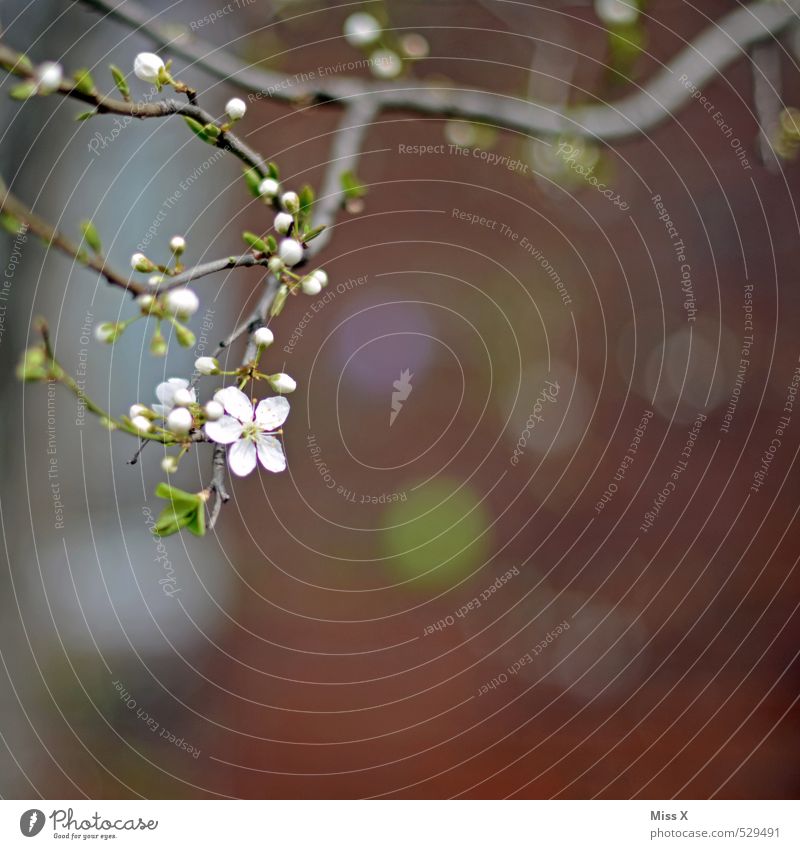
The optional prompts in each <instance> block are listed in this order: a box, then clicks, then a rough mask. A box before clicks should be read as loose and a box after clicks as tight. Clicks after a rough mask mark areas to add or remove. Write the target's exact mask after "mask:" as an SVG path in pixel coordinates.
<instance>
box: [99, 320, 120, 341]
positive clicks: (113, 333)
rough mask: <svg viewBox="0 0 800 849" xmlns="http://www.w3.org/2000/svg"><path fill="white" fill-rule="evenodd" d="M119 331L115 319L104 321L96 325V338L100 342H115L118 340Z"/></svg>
mask: <svg viewBox="0 0 800 849" xmlns="http://www.w3.org/2000/svg"><path fill="white" fill-rule="evenodd" d="M118 333H119V331H118V328H117V325H116V324H115V323H114V322H113V321H104V322H103V323H102V324H98V325H97V327H95V329H94V338H95V339H97V341H98V342H113V341H115V340H116V338H117V335H118Z"/></svg>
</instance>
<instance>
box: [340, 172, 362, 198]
mask: <svg viewBox="0 0 800 849" xmlns="http://www.w3.org/2000/svg"><path fill="white" fill-rule="evenodd" d="M340 180H341V184H342V191H343V192H344V196H345V198H347V200H357V199H358V198H363V197H364V195H366V193H367V187H366V186H365V185H364V184H363V183H362V182H361V180H359V179H358V177H357V176H356V175H355V174H354V173H353V172H352V171H344V172H343V173H342V176H341V177H340Z"/></svg>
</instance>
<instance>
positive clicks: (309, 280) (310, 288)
mask: <svg viewBox="0 0 800 849" xmlns="http://www.w3.org/2000/svg"><path fill="white" fill-rule="evenodd" d="M300 288H301V289H302V290H303V294H304V295H319V293H320V292H321V291H322V283H320V282H319V278H318V277H317V276H316V275H315V274H309V275H308V277H304V278H303V279H302V280H301V281H300Z"/></svg>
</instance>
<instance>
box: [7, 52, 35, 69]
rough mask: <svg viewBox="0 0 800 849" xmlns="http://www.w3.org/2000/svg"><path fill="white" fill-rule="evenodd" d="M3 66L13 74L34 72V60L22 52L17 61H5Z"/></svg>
mask: <svg viewBox="0 0 800 849" xmlns="http://www.w3.org/2000/svg"><path fill="white" fill-rule="evenodd" d="M2 66H3V67H4V68H5V69H6V70H7V71H9V72H10V73H12V74H13V73H17V72H21V73H23V74H32V73H33V62H31V60H30V59H29V58H28V57H27V56H26V55H25V54H24V53H20V55H19V56H18V57H17V60H16V61H15V62H3V63H2Z"/></svg>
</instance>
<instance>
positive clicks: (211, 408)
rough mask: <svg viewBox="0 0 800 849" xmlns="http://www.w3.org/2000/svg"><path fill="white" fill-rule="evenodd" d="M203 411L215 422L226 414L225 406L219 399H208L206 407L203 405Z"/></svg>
mask: <svg viewBox="0 0 800 849" xmlns="http://www.w3.org/2000/svg"><path fill="white" fill-rule="evenodd" d="M203 412H204V413H205V414H206V418H207V419H208V420H209V421H210V422H215V421H217V420H218V419H221V418H222V417H223V416H224V415H225V408H224V407H223V406H222V404H221V403H220V402H219V401H214V400H213V399H212V400H211V401H206V405H205V407H203Z"/></svg>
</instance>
